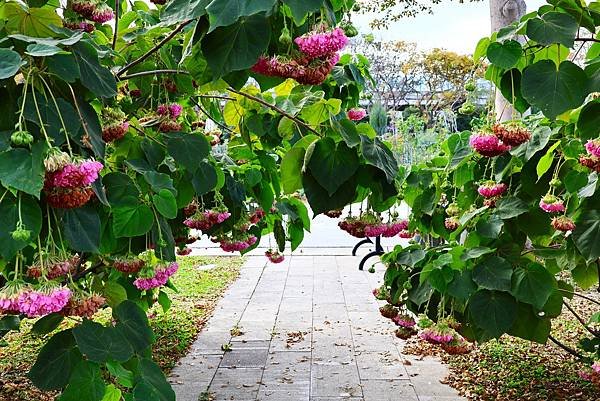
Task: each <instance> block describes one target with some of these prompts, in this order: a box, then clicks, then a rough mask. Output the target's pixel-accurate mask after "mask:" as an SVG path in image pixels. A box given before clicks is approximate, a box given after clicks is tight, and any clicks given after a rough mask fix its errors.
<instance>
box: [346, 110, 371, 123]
mask: <svg viewBox="0 0 600 401" xmlns="http://www.w3.org/2000/svg"><path fill="white" fill-rule="evenodd" d="M347 115H348V119H350V120H352V121H360V120H362V119H363V118H365V117H366V115H367V112H366V111H365V109H363V108H361V107H355V108H353V109H350V110H348V113H347Z"/></svg>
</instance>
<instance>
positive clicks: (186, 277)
mask: <svg viewBox="0 0 600 401" xmlns="http://www.w3.org/2000/svg"><path fill="white" fill-rule="evenodd" d="M178 262H179V265H180V268H179V271H178V273H177V274H176V275H175V276H174V278H173V282H174V284H175V286H176V287H177V289H178V290H179V292H178V293H174V292H173V291H171V290H169V289H167V290H166V291H168V292H169V296H170V298H171V300H172V302H173V303H172V305H171V309H170V310H169V311H168V312H167V313H163V311H162V308H161V307H160V305H156V306H155V307H153V308H152V309H151V310H150V312H149V317H150V325H151V326H152V330H153V331H154V333H155V335H156V338H157V341H156V343H155V344H154V346H153V354H154V358H155V361H156V362H157V363H158V364H159V365H160V366H161V367H162V368H163V370H165V371H169V370H170V369H171V368H172V367H173V366H174V365H175V363H176V362H177V361H178V360H179V358H181V357H182V356H183V355H184V354H185V353H186V351H187V349H188V348H189V346H190V345H191V343H192V342H193V341H194V339H195V338H196V336H197V335H198V333H199V332H200V329H201V328H202V326H203V325H204V322H205V321H206V320H207V319H208V317H209V316H210V314H211V312H212V310H213V308H214V305H215V303H216V301H217V300H218V299H219V298H220V297H221V295H222V294H223V291H224V290H225V289H226V288H227V287H228V285H229V284H230V283H232V282H233V281H234V280H235V279H236V278H237V277H238V275H239V270H240V267H241V265H242V263H243V259H242V258H235V257H225V258H209V257H195V256H187V257H182V258H178ZM207 264H215V265H216V267H215V268H214V269H211V270H203V271H199V270H196V269H195V266H198V265H207ZM109 318H110V310H108V309H106V310H103V311H101V312H99V316H98V318H97V319H96V320H98V321H105V322H106V321H108V319H109ZM33 323H34V321H26V322H23V323H22V326H21V332H19V333H12V334H10V335H8V336H7V338H6V340H7V342H8V345H7V346H5V347H0V401H34V400H35V401H49V400H52V399H53V398H54V397H55V395H56V394H52V393H47V392H40V391H38V390H37V389H36V388H35V387H33V385H32V384H31V383H30V382H29V380H28V379H27V377H26V374H27V372H28V371H29V368H30V366H31V365H32V364H33V362H35V358H36V355H37V352H38V350H39V349H40V348H41V347H42V345H43V344H44V342H45V340H46V337H42V338H40V337H37V336H35V335H34V334H31V333H30V329H31V326H32V324H33ZM68 325H72V323H70V322H68V321H65V322H63V324H62V325H61V328H60V329H65V328H67V326H68ZM82 401H84V400H82Z"/></svg>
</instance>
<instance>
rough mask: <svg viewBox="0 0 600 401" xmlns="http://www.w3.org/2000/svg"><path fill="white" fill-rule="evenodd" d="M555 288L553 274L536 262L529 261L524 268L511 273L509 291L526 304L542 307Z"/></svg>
mask: <svg viewBox="0 0 600 401" xmlns="http://www.w3.org/2000/svg"><path fill="white" fill-rule="evenodd" d="M554 288H556V281H555V280H554V276H552V274H550V273H549V272H548V271H547V270H546V268H545V267H544V266H542V265H540V264H538V263H530V264H529V265H528V266H526V267H525V268H517V269H516V270H515V273H514V275H513V285H512V291H511V293H512V294H513V295H514V296H515V298H517V300H519V301H520V302H524V303H526V304H531V305H533V306H535V307H536V308H538V309H542V308H543V307H544V305H545V304H546V302H547V301H548V298H550V295H551V294H552V292H553V291H554Z"/></svg>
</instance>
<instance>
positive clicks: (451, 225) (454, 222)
mask: <svg viewBox="0 0 600 401" xmlns="http://www.w3.org/2000/svg"><path fill="white" fill-rule="evenodd" d="M444 227H446V229H447V230H449V231H454V230H456V229H457V228H458V227H460V219H459V218H458V217H457V216H450V217H446V219H445V220H444Z"/></svg>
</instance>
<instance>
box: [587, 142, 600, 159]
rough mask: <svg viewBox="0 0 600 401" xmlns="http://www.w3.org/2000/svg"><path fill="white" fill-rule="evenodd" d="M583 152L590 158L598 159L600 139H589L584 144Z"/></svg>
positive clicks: (599, 155)
mask: <svg viewBox="0 0 600 401" xmlns="http://www.w3.org/2000/svg"><path fill="white" fill-rule="evenodd" d="M585 150H586V151H587V152H588V154H589V155H590V156H594V157H599V158H600V139H590V140H589V141H587V143H586V144H585Z"/></svg>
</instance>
